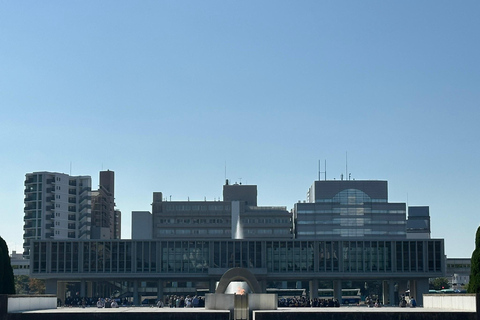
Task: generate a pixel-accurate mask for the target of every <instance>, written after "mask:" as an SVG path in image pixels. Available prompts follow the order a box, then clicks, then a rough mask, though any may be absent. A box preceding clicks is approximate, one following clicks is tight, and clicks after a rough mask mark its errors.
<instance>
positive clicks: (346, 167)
mask: <svg viewBox="0 0 480 320" xmlns="http://www.w3.org/2000/svg"><path fill="white" fill-rule="evenodd" d="M347 177H348V153H347V151H345V180H346V179H347ZM349 180H350V179H349Z"/></svg>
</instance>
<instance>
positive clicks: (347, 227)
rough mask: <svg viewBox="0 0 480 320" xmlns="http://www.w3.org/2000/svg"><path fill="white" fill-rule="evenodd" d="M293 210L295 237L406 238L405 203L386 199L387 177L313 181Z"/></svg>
mask: <svg viewBox="0 0 480 320" xmlns="http://www.w3.org/2000/svg"><path fill="white" fill-rule="evenodd" d="M294 213H295V220H296V229H295V236H296V238H297V239H349V238H359V239H389V240H392V239H405V238H406V228H405V226H406V205H405V203H389V202H388V190H387V181H359V180H331V181H315V182H314V183H313V185H312V186H311V187H310V189H309V191H308V193H307V201H306V202H299V203H296V204H295V208H294Z"/></svg>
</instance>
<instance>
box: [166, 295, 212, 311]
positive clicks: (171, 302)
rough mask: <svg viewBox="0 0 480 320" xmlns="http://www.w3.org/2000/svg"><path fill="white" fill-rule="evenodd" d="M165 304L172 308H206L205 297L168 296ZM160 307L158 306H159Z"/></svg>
mask: <svg viewBox="0 0 480 320" xmlns="http://www.w3.org/2000/svg"><path fill="white" fill-rule="evenodd" d="M163 304H164V306H165V307H170V308H203V307H205V297H201V296H197V295H195V296H190V295H187V296H177V295H171V296H166V297H165V299H164V301H163ZM157 306H158V304H157Z"/></svg>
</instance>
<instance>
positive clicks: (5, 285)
mask: <svg viewBox="0 0 480 320" xmlns="http://www.w3.org/2000/svg"><path fill="white" fill-rule="evenodd" d="M0 294H15V281H14V277H13V269H12V264H11V263H10V256H9V255H8V246H7V243H6V242H5V240H3V238H2V237H0Z"/></svg>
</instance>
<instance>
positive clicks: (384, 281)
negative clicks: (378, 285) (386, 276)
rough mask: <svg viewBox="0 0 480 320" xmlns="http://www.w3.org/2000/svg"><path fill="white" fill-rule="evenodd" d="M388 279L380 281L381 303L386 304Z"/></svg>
mask: <svg viewBox="0 0 480 320" xmlns="http://www.w3.org/2000/svg"><path fill="white" fill-rule="evenodd" d="M388 292H389V290H388V281H386V280H383V281H382V304H383V305H384V306H385V305H388Z"/></svg>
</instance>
